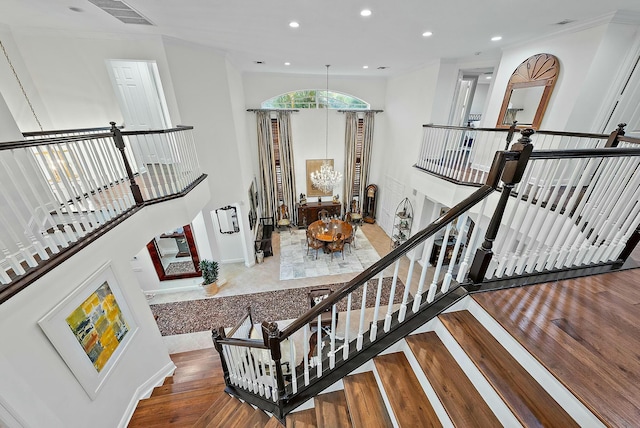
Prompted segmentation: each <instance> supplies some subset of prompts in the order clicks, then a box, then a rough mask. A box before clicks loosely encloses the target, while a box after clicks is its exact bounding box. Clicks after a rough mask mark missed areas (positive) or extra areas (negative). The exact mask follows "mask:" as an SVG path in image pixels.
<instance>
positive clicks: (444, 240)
mask: <svg viewBox="0 0 640 428" xmlns="http://www.w3.org/2000/svg"><path fill="white" fill-rule="evenodd" d="M449 233H451V223H448V224H447V228H446V229H445V232H444V237H443V238H442V247H441V248H440V254H439V255H438V263H437V264H436V270H435V271H434V273H433V281H431V286H430V287H429V293H428V294H427V302H429V303H431V302H433V299H435V297H436V292H437V291H438V277H439V276H440V270H441V269H442V264H443V263H444V255H445V253H446V252H447V243H448V242H449Z"/></svg>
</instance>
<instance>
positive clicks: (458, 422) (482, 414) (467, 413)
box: [405, 332, 500, 427]
mask: <svg viewBox="0 0 640 428" xmlns="http://www.w3.org/2000/svg"><path fill="white" fill-rule="evenodd" d="M405 340H406V342H407V344H408V345H409V348H410V349H411V351H412V352H413V354H414V355H415V357H416V360H417V361H418V363H419V364H420V367H421V368H422V371H423V372H424V374H425V376H426V377H427V379H428V380H429V383H430V384H431V386H432V388H433V389H434V391H435V393H436V395H437V396H438V399H439V400H440V402H441V403H442V405H443V407H444V409H445V410H446V411H447V414H448V415H449V418H450V419H451V422H452V423H453V425H454V426H456V427H463V426H464V427H491V426H500V421H499V420H498V418H497V417H496V416H495V415H494V414H493V412H492V411H491V409H490V408H489V406H488V405H487V403H486V402H485V401H484V399H483V398H482V396H481V395H480V393H479V392H478V390H477V389H476V388H475V387H474V386H473V383H471V381H470V380H469V378H468V377H467V375H466V374H465V373H464V371H463V370H462V368H461V367H460V366H459V365H458V363H457V362H456V360H455V358H454V357H453V355H451V353H450V352H449V351H448V350H447V347H446V346H445V344H444V343H442V341H441V340H440V338H439V337H438V335H437V334H436V333H435V332H427V333H421V334H414V335H411V336H408V337H407V338H406V339H405Z"/></svg>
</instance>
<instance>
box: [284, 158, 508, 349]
mask: <svg viewBox="0 0 640 428" xmlns="http://www.w3.org/2000/svg"><path fill="white" fill-rule="evenodd" d="M503 153H508V152H503ZM505 160H506V156H500V163H501V164H502V165H504V162H505ZM494 190H495V188H494V187H492V186H490V185H484V186H482V187H480V188H479V189H478V190H476V191H475V192H473V193H472V194H471V195H470V196H469V197H467V198H466V199H464V200H463V201H462V202H460V203H459V204H457V205H456V206H454V207H453V208H451V209H450V210H449V211H447V212H446V213H445V214H444V215H443V216H442V217H440V218H439V219H437V220H435V221H434V222H433V223H431V224H430V225H429V226H427V227H426V228H425V229H423V230H422V231H420V232H418V233H416V234H415V235H413V236H412V237H410V238H409V239H408V240H407V241H406V242H405V243H403V244H402V245H401V246H399V247H398V248H396V249H395V250H393V251H391V252H390V253H389V254H387V255H386V256H384V257H383V258H381V259H380V260H378V261H377V262H375V263H374V264H372V265H371V266H369V267H368V268H367V269H365V270H364V271H363V272H362V273H360V274H359V275H358V276H356V277H355V278H353V279H352V280H351V281H349V282H348V283H346V284H345V285H343V286H342V287H340V288H338V289H337V290H335V291H334V292H333V293H331V294H330V295H329V297H327V298H326V299H324V300H322V302H321V303H318V304H317V305H315V306H314V307H313V308H311V309H309V310H308V311H307V312H305V313H304V314H303V315H301V316H300V317H298V319H296V320H295V321H294V322H293V323H291V324H290V325H289V326H288V327H287V328H286V329H284V330H283V331H282V333H281V335H280V340H281V341H282V340H284V339H286V338H288V337H289V336H291V335H292V334H293V333H294V332H296V331H297V330H299V329H300V328H302V327H304V326H305V325H307V324H309V323H310V322H312V321H313V320H314V319H317V317H318V315H320V314H321V313H322V312H324V311H326V310H327V309H328V308H330V307H331V306H333V305H334V304H336V303H337V302H338V301H340V300H341V299H343V298H345V297H346V296H347V295H348V294H349V293H351V292H353V291H354V290H355V289H356V288H358V287H360V286H361V285H362V284H364V283H365V282H366V281H369V280H371V279H373V278H374V277H375V276H376V275H377V274H378V273H380V272H382V271H383V270H384V269H386V268H387V267H388V266H389V265H391V263H392V262H393V261H394V260H396V259H398V258H400V257H401V256H402V255H403V254H405V253H406V252H408V251H410V250H411V249H413V248H414V247H416V246H418V245H420V244H421V243H422V242H423V241H425V240H426V239H427V238H429V237H431V236H433V235H434V234H435V233H436V232H438V231H439V230H441V229H442V228H444V227H445V226H446V225H447V224H448V223H450V222H452V221H453V220H454V219H456V218H458V216H460V215H461V214H463V213H465V212H466V211H468V210H469V209H471V208H472V207H473V206H475V205H476V204H478V203H479V202H480V201H482V200H483V199H484V198H486V197H487V196H489V195H490V194H491V193H493V191H494Z"/></svg>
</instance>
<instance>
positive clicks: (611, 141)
mask: <svg viewBox="0 0 640 428" xmlns="http://www.w3.org/2000/svg"><path fill="white" fill-rule="evenodd" d="M625 126H627V124H626V123H619V124H618V129H616V130H615V131H613V132H612V133H611V134H610V135H609V138H608V139H607V144H605V145H604V146H605V147H618V143H619V142H620V141H619V140H618V137H622V136H624V127H625Z"/></svg>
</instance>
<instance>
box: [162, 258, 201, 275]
mask: <svg viewBox="0 0 640 428" xmlns="http://www.w3.org/2000/svg"><path fill="white" fill-rule="evenodd" d="M195 271H196V269H195V268H194V267H193V262H192V261H188V262H171V263H169V266H167V268H166V269H165V270H164V274H165V275H179V274H181V273H192V272H195Z"/></svg>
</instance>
